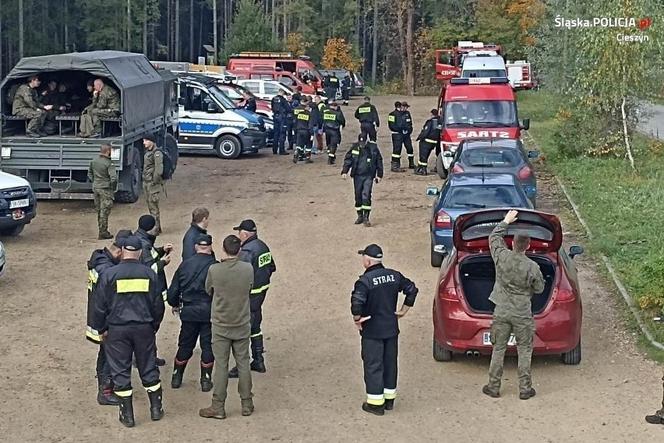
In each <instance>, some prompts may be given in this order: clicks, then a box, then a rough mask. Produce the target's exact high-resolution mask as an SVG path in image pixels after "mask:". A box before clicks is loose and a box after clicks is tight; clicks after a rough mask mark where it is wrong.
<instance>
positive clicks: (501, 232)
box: [489, 222, 544, 317]
mask: <svg viewBox="0 0 664 443" xmlns="http://www.w3.org/2000/svg"><path fill="white" fill-rule="evenodd" d="M506 233H507V224H506V223H504V222H501V223H499V224H498V226H496V227H495V228H494V230H493V232H491V235H490V236H489V246H490V248H491V257H492V258H493V261H494V263H495V265H496V283H495V284H494V286H493V291H492V292H491V296H490V297H489V300H491V301H492V302H493V303H495V304H496V307H500V308H501V311H502V312H503V313H507V314H508V315H514V316H517V317H532V311H531V307H530V306H531V305H530V299H531V297H532V296H533V294H539V293H541V292H542V291H543V290H544V277H542V271H540V268H539V266H538V265H537V263H535V262H534V261H532V260H531V259H529V258H528V257H526V255H525V254H522V253H518V252H514V251H512V250H511V249H509V248H508V247H507V245H506V244H505V240H503V236H505V234H506Z"/></svg>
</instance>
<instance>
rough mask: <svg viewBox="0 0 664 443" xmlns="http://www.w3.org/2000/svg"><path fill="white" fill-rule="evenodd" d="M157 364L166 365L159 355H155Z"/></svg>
mask: <svg viewBox="0 0 664 443" xmlns="http://www.w3.org/2000/svg"><path fill="white" fill-rule="evenodd" d="M157 366H166V360H164V359H163V358H161V357H157Z"/></svg>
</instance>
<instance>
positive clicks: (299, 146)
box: [293, 97, 315, 163]
mask: <svg viewBox="0 0 664 443" xmlns="http://www.w3.org/2000/svg"><path fill="white" fill-rule="evenodd" d="M293 116H294V119H295V152H294V153H293V163H297V162H298V161H300V160H303V161H304V162H305V163H312V162H313V160H311V137H312V133H313V131H314V130H315V127H314V116H313V111H311V110H310V107H309V100H308V99H307V97H303V98H302V103H301V104H300V106H299V107H298V108H297V109H295V110H293Z"/></svg>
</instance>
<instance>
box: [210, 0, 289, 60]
mask: <svg viewBox="0 0 664 443" xmlns="http://www.w3.org/2000/svg"><path fill="white" fill-rule="evenodd" d="M229 36H230V37H229V38H228V40H226V42H225V43H224V51H223V55H222V59H223V60H226V59H228V57H229V56H230V55H231V54H235V53H238V52H242V51H277V50H280V49H281V45H280V44H279V43H278V42H277V41H276V40H275V39H274V38H272V28H271V25H270V23H269V22H268V19H267V17H266V16H265V13H264V12H263V9H262V8H261V7H260V6H259V5H258V4H257V3H256V2H255V1H254V0H240V1H239V2H238V6H237V12H236V14H235V16H234V17H233V23H232V24H231V26H230V29H229Z"/></svg>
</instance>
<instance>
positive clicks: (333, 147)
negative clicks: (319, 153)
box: [323, 101, 346, 165]
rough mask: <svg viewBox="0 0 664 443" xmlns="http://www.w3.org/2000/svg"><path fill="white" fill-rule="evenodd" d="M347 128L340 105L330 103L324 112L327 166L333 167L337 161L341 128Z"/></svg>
mask: <svg viewBox="0 0 664 443" xmlns="http://www.w3.org/2000/svg"><path fill="white" fill-rule="evenodd" d="M345 126H346V118H345V117H344V113H343V112H341V109H339V104H338V103H337V102H335V101H332V102H330V104H329V106H328V107H327V108H325V110H324V111H323V129H324V130H325V145H326V146H327V164H328V165H333V164H334V163H335V161H336V159H337V148H338V147H339V143H341V128H343V127H345Z"/></svg>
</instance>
